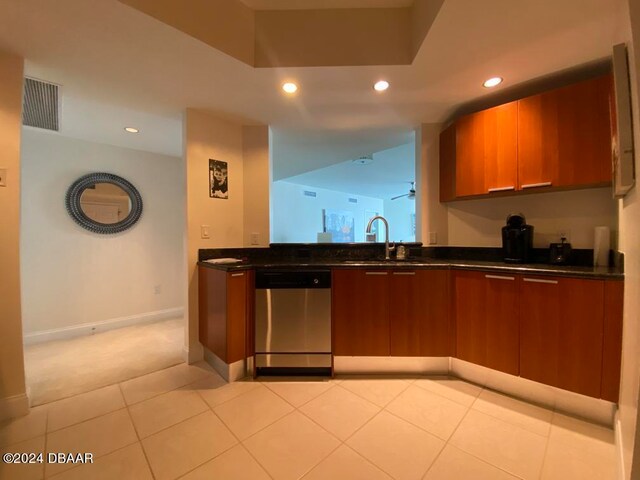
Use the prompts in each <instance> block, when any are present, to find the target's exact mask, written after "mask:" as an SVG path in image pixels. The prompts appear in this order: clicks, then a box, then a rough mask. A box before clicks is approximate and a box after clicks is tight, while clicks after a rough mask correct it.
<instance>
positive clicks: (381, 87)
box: [373, 80, 389, 92]
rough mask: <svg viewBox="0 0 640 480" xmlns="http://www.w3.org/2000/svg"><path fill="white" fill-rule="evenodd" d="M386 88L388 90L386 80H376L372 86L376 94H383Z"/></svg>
mask: <svg viewBox="0 0 640 480" xmlns="http://www.w3.org/2000/svg"><path fill="white" fill-rule="evenodd" d="M387 88H389V82H387V81H386V80H378V81H377V82H376V83H375V84H374V85H373V89H374V90H375V91H376V92H384V91H385V90H386V89H387Z"/></svg>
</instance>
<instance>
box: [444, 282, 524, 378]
mask: <svg viewBox="0 0 640 480" xmlns="http://www.w3.org/2000/svg"><path fill="white" fill-rule="evenodd" d="M454 278H455V283H454V311H455V318H456V355H455V356H456V357H458V358H460V359H462V360H466V361H468V362H472V363H476V364H478V365H483V366H485V367H488V368H492V369H495V370H500V371H502V372H505V373H510V374H512V375H518V372H519V360H518V359H519V342H518V337H519V320H518V313H517V311H518V308H517V306H518V281H517V280H518V278H517V276H515V275H497V274H489V273H485V272H475V271H456V272H454Z"/></svg>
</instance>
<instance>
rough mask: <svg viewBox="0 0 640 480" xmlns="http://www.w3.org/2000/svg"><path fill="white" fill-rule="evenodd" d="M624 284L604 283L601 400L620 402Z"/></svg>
mask: <svg viewBox="0 0 640 480" xmlns="http://www.w3.org/2000/svg"><path fill="white" fill-rule="evenodd" d="M623 304H624V282H622V281H606V282H604V328H603V330H604V337H603V340H602V384H601V386H600V398H603V399H605V400H609V401H610V402H617V401H618V394H619V391H620V367H621V362H622V358H621V357H622V313H623V312H622V310H623Z"/></svg>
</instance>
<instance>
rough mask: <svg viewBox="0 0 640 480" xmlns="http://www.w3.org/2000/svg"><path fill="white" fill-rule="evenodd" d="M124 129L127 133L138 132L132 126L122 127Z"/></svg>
mask: <svg viewBox="0 0 640 480" xmlns="http://www.w3.org/2000/svg"><path fill="white" fill-rule="evenodd" d="M124 131H125V132H129V133H138V132H140V130H138V129H137V128H134V127H124Z"/></svg>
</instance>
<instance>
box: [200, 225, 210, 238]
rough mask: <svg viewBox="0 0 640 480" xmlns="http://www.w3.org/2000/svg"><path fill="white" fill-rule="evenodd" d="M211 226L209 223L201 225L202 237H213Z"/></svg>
mask: <svg viewBox="0 0 640 480" xmlns="http://www.w3.org/2000/svg"><path fill="white" fill-rule="evenodd" d="M210 232H211V227H210V226H209V225H200V238H211V233H210Z"/></svg>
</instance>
